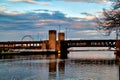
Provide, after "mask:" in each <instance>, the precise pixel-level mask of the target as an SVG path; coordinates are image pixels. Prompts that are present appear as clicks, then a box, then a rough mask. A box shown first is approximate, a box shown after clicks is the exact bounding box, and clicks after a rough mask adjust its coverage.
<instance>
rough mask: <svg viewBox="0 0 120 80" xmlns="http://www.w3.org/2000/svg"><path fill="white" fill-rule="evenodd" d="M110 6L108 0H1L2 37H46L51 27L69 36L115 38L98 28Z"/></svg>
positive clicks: (5, 38) (2, 38)
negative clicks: (100, 18) (98, 19)
mask: <svg viewBox="0 0 120 80" xmlns="http://www.w3.org/2000/svg"><path fill="white" fill-rule="evenodd" d="M110 8H111V2H110V1H107V0H0V41H20V40H22V38H23V37H24V36H27V37H25V38H24V40H32V39H31V38H30V37H29V36H31V37H32V38H33V39H34V40H46V39H48V31H49V30H57V33H58V32H64V33H65V35H66V39H67V40H73V39H115V35H114V32H113V33H112V34H111V35H110V36H104V35H103V32H102V31H99V30H97V27H98V24H97V23H96V21H97V18H99V17H101V13H102V11H103V9H107V10H109V9H110Z"/></svg>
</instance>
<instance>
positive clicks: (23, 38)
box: [21, 35, 34, 41]
mask: <svg viewBox="0 0 120 80" xmlns="http://www.w3.org/2000/svg"><path fill="white" fill-rule="evenodd" d="M29 39H30V40H32V41H33V40H34V39H33V37H32V36H31V35H25V36H23V37H22V39H21V40H22V41H29Z"/></svg>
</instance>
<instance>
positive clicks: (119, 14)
mask: <svg viewBox="0 0 120 80" xmlns="http://www.w3.org/2000/svg"><path fill="white" fill-rule="evenodd" d="M98 20H99V23H98V24H99V27H98V29H99V30H104V31H105V32H106V34H107V35H110V33H111V32H112V31H115V32H116V40H118V36H120V0H115V1H114V2H113V4H112V9H111V10H105V9H103V13H102V17H101V18H99V19H98Z"/></svg>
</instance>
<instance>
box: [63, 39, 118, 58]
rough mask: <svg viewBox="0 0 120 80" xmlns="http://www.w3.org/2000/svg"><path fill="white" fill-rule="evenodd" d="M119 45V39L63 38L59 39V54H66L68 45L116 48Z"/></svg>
mask: <svg viewBox="0 0 120 80" xmlns="http://www.w3.org/2000/svg"><path fill="white" fill-rule="evenodd" d="M116 43H117V44H116ZM119 45H120V41H119V40H118V41H116V40H65V41H61V55H62V56H67V53H69V51H68V48H70V47H108V48H115V49H116V47H118V46H119Z"/></svg>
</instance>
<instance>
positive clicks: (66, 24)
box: [0, 10, 96, 40]
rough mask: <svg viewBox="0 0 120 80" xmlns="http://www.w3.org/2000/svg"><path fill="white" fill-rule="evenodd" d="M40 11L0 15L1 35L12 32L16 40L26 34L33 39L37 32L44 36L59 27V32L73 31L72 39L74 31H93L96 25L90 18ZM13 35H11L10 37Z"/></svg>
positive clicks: (74, 34)
mask: <svg viewBox="0 0 120 80" xmlns="http://www.w3.org/2000/svg"><path fill="white" fill-rule="evenodd" d="M35 11H39V10H35ZM41 11H42V10H40V12H37V13H36V12H28V13H19V12H11V13H0V24H1V25H0V32H1V35H2V34H3V35H5V34H8V33H11V32H12V31H13V32H17V33H16V36H15V37H18V38H19V37H22V36H24V35H27V34H30V35H33V36H34V37H35V36H36V35H37V34H38V33H39V32H40V35H41V36H43V35H45V33H47V32H48V30H49V29H56V30H59V29H58V27H59V26H60V27H61V31H65V29H66V28H68V29H70V30H72V31H73V32H72V33H73V34H72V35H73V36H74V37H77V36H76V35H77V34H76V33H75V32H76V31H80V30H93V29H94V27H95V25H96V24H95V23H93V22H91V20H92V19H93V18H90V17H88V18H75V17H66V14H64V13H61V12H60V11H52V12H51V11H50V12H51V13H49V10H43V11H44V12H41ZM5 31H7V32H5ZM2 32H3V33H2ZM13 34H14V33H13ZM13 34H11V36H12V35H13ZM19 34H20V35H19ZM69 34H70V33H69ZM14 35H15V34H14ZM72 35H70V36H69V37H71V38H72V37H73V36H72ZM9 36H10V35H9ZM6 37H7V35H6ZM78 37H79V35H78ZM9 38H10V37H9ZM44 38H45V37H44ZM11 40H12V38H11Z"/></svg>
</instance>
